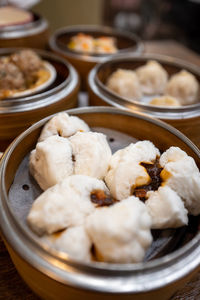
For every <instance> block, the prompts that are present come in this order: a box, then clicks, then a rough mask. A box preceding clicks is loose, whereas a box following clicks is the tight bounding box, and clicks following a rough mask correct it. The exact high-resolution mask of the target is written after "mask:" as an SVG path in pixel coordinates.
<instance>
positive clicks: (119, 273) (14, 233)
mask: <svg viewBox="0 0 200 300" xmlns="http://www.w3.org/2000/svg"><path fill="white" fill-rule="evenodd" d="M66 112H67V113H69V114H72V115H76V114H79V115H81V114H86V113H108V114H115V115H119V114H120V115H121V114H122V115H124V116H128V117H131V116H132V117H135V118H139V119H143V120H146V121H148V122H150V123H153V124H154V125H157V126H160V127H162V128H164V129H166V130H167V131H169V132H170V133H172V134H174V135H175V136H176V137H178V138H180V139H181V140H182V141H183V142H185V143H186V144H187V146H189V147H190V148H191V149H192V150H193V151H194V153H195V154H197V156H198V157H199V158H200V150H199V149H198V148H197V147H196V146H195V145H194V144H193V143H192V142H191V141H190V140H189V139H188V138H187V137H186V136H184V135H183V134H182V133H180V132H179V131H178V130H176V129H175V128H173V127H172V126H170V125H167V124H166V123H164V122H162V121H159V120H156V119H154V118H151V117H149V116H148V115H145V114H142V113H137V112H133V113H132V112H128V111H122V110H119V109H117V108H108V107H98V108H97V107H88V108H78V109H72V110H68V111H66ZM51 117H52V116H49V117H46V118H45V119H43V120H40V121H39V122H37V123H36V124H34V125H33V126H31V127H30V128H29V129H27V130H26V131H25V132H24V133H22V134H21V135H20V136H19V137H18V138H17V139H16V140H15V141H14V142H13V143H12V144H11V145H10V147H9V148H8V149H7V151H6V153H5V155H4V157H3V159H2V162H1V165H0V173H1V177H0V178H1V191H0V195H1V199H0V208H1V209H0V216H1V218H0V225H1V230H2V233H3V235H4V237H5V239H6V240H7V242H8V243H9V244H10V245H11V246H12V247H13V248H14V249H15V251H17V253H18V254H19V255H20V256H21V257H22V258H23V259H24V260H26V261H27V262H28V263H29V264H31V265H32V266H33V267H35V268H36V269H38V270H40V271H41V272H42V273H44V274H46V275H47V276H50V277H51V278H53V279H55V280H57V281H59V282H62V283H63V284H66V285H70V286H73V287H75V288H84V289H87V290H92V291H97V292H108V293H114V294H115V293H120V294H123V293H132V292H133V293H135V292H136V293H138V292H149V291H152V290H155V289H158V288H162V287H164V286H166V285H169V284H171V283H173V282H175V281H177V280H179V279H181V278H182V277H184V276H187V275H188V274H189V273H190V272H192V271H193V270H194V269H195V268H197V267H199V266H200V246H199V245H200V243H199V242H200V233H198V234H197V235H196V236H195V237H194V238H193V239H192V240H191V241H189V242H188V243H187V244H186V245H184V246H183V247H182V248H180V249H178V250H176V251H175V252H173V253H170V254H168V255H166V256H164V257H162V258H158V259H155V260H153V261H149V262H145V263H143V262H142V263H136V264H127V265H126V264H107V263H95V262H93V263H80V262H77V261H74V260H71V259H69V257H68V256H67V255H66V256H65V255H63V253H62V254H60V256H59V257H58V254H57V253H58V252H57V251H53V250H52V251H49V250H48V251H47V250H46V249H45V248H42V247H41V245H39V244H38V243H37V241H36V239H35V237H34V234H33V233H31V232H30V231H28V230H27V229H26V228H23V226H22V224H20V222H19V221H18V220H17V219H16V217H15V215H14V212H13V211H12V209H11V208H10V207H9V201H8V197H7V191H6V185H5V181H4V179H5V172H6V167H7V164H8V163H9V160H10V157H11V155H12V152H13V151H14V149H15V147H16V146H17V145H18V144H19V143H22V142H23V139H24V138H25V137H26V136H28V135H29V134H30V133H31V132H32V131H34V130H36V129H37V128H39V127H41V126H43V125H44V124H45V123H46V122H47V121H48V120H49V119H50V118H51ZM55 260H56V261H57V263H56V265H54V264H53V262H54V261H55ZM183 261H184V264H183ZM59 264H60V265H59ZM63 264H64V266H66V268H64V269H62V268H59V266H62V265H63ZM163 271H164V273H163ZM140 272H142V273H140ZM163 274H165V276H164V275H163ZM105 278H106V279H107V280H105Z"/></svg>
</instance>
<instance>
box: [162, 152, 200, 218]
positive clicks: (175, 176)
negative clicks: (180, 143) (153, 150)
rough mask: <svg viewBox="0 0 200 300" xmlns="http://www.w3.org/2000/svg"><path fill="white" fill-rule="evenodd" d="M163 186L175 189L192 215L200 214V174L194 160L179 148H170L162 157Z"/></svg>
mask: <svg viewBox="0 0 200 300" xmlns="http://www.w3.org/2000/svg"><path fill="white" fill-rule="evenodd" d="M160 165H161V167H163V168H164V169H163V170H162V172H161V174H160V175H161V178H162V179H163V184H165V185H167V186H169V187H170V188H171V189H173V190H174V191H175V192H176V193H177V194H178V195H179V196H180V197H181V198H182V200H183V201H184V204H185V207H186V208H187V210H188V212H189V213H190V214H192V215H195V216H196V215H198V214H200V172H199V169H198V168H197V165H196V163H195V161H194V159H193V158H192V157H190V156H188V155H187V153H186V152H184V151H182V150H181V149H180V148H178V147H170V148H169V149H168V150H167V151H166V152H164V153H163V154H162V156H161V157H160Z"/></svg>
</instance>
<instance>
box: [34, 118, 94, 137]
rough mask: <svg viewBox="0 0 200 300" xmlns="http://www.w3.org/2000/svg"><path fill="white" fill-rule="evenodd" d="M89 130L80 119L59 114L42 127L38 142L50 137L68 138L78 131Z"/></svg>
mask: <svg viewBox="0 0 200 300" xmlns="http://www.w3.org/2000/svg"><path fill="white" fill-rule="evenodd" d="M89 130H90V129H89V127H88V125H87V124H86V123H85V122H84V121H83V120H81V119H80V118H78V117H75V116H69V115H68V114H67V113H66V112H61V113H58V114H57V115H55V116H54V117H53V118H51V119H50V120H49V121H48V122H47V123H46V124H45V125H44V127H43V129H42V132H41V134H40V137H39V141H43V140H45V139H46V138H48V137H49V136H52V135H60V136H62V137H70V136H72V135H73V134H75V133H76V132H78V131H82V132H85V131H89Z"/></svg>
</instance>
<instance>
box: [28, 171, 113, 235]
mask: <svg viewBox="0 0 200 300" xmlns="http://www.w3.org/2000/svg"><path fill="white" fill-rule="evenodd" d="M97 192H98V193H97ZM96 194H97V195H98V194H103V195H104V194H105V195H109V194H110V193H109V191H108V189H107V187H106V185H105V183H104V182H103V181H101V180H98V179H96V178H92V177H89V176H83V175H72V176H70V177H68V178H66V179H64V180H63V181H61V182H59V183H58V184H56V185H54V186H53V187H51V188H49V189H48V190H46V191H45V192H43V193H42V194H41V195H40V196H39V197H38V198H37V199H36V200H35V201H34V202H33V205H32V207H31V210H30V212H29V214H28V217H27V221H28V224H29V226H30V227H31V228H32V230H33V231H34V232H36V233H37V234H38V235H43V234H51V233H54V232H57V231H59V230H63V229H66V228H68V227H71V226H77V225H82V224H83V223H84V221H85V217H86V216H87V215H89V214H91V213H92V212H93V211H94V209H95V207H96V203H95V200H96V198H95V197H94V196H95V195H96ZM92 195H93V196H92ZM91 197H92V198H91ZM93 198H95V199H94V200H93V201H92V199H93Z"/></svg>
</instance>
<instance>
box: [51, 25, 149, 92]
mask: <svg viewBox="0 0 200 300" xmlns="http://www.w3.org/2000/svg"><path fill="white" fill-rule="evenodd" d="M79 33H83V34H86V35H90V36H92V37H94V38H98V37H102V36H103V37H112V38H114V39H115V40H116V46H117V48H118V51H117V52H116V53H113V54H108V53H105V54H92V53H83V52H77V51H74V50H71V49H70V48H69V47H68V44H69V42H70V39H71V38H72V37H73V36H75V35H77V34H79ZM49 46H50V48H51V50H52V51H53V52H55V53H57V54H59V55H61V56H62V57H64V58H66V59H67V60H68V61H69V62H70V63H71V64H72V65H73V66H74V67H75V68H76V70H77V71H78V73H79V74H80V77H81V83H82V88H83V89H86V86H87V76H88V73H89V71H90V70H91V69H92V68H93V67H94V66H95V65H96V64H97V63H100V62H102V61H103V60H104V59H105V58H108V57H109V56H115V55H116V54H118V55H119V54H121V53H127V52H131V53H141V52H142V51H143V50H144V46H143V43H142V42H141V40H140V38H139V37H138V36H136V35H135V34H133V33H131V32H126V31H123V32H122V31H120V30H117V29H114V28H111V27H105V26H97V25H76V26H69V27H65V28H61V29H59V30H57V31H56V32H55V33H54V34H53V35H52V36H51V38H50V40H49Z"/></svg>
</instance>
